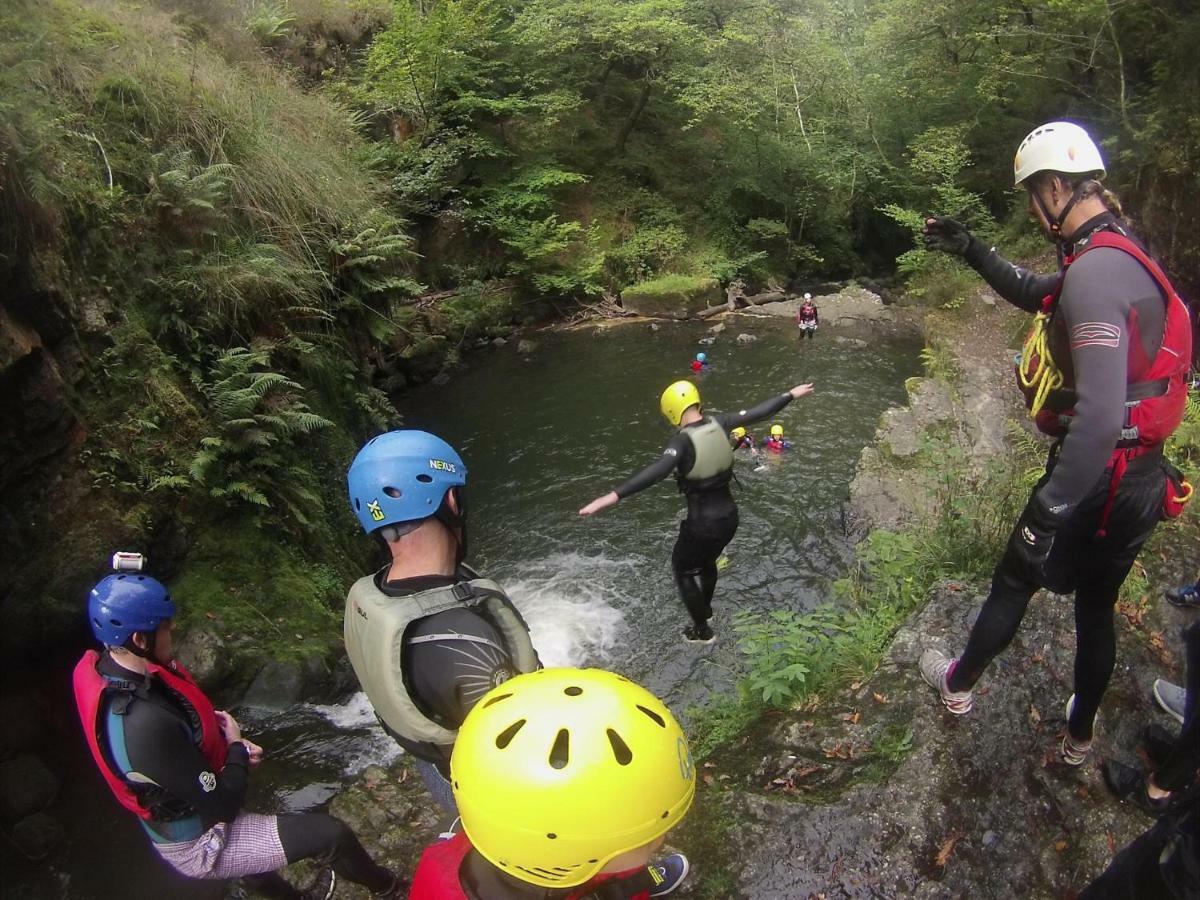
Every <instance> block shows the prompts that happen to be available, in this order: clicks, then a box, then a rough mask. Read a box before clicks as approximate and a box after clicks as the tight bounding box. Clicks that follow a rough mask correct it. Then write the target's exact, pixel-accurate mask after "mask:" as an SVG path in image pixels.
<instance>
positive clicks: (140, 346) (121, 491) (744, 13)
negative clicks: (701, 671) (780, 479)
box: [0, 0, 1200, 693]
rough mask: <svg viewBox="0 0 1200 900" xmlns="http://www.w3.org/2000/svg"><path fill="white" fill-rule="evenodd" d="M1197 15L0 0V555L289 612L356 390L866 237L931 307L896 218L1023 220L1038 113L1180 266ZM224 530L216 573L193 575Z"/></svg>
mask: <svg viewBox="0 0 1200 900" xmlns="http://www.w3.org/2000/svg"><path fill="white" fill-rule="evenodd" d="M1198 36H1200V12H1197V10H1196V9H1195V8H1194V5H1193V4H1189V3H1186V2H1184V0H1123V2H1119V3H1118V2H1113V0H1066V2H1064V0H1032V2H1024V3H1019V4H1013V3H999V4H996V3H982V2H976V0H941V2H936V3H933V4H932V5H930V4H929V3H928V2H921V3H917V2H915V0H882V2H878V0H877V2H867V0H820V2H811V3H810V2H804V3H801V2H796V0H770V2H766V0H761V2H760V0H636V2H635V0H614V2H605V3H590V2H582V0H522V2H520V3H515V4H512V3H510V4H501V3H498V2H496V0H421V2H408V0H396V2H387V0H344V2H334V0H187V2H183V0H148V2H138V3H135V2H130V0H47V2H34V0H12V2H10V3H7V4H5V7H4V10H3V11H2V12H0V61H3V67H2V68H0V277H3V279H4V281H5V283H6V285H7V286H8V297H7V298H6V307H5V309H4V311H3V317H4V321H3V323H2V324H3V328H4V330H5V332H6V334H7V335H9V339H8V340H6V342H5V346H4V349H3V354H2V355H0V377H2V378H3V382H2V385H3V387H4V390H5V394H6V396H8V397H10V398H12V399H11V400H10V401H8V403H9V405H10V406H11V408H12V415H10V416H8V417H7V419H8V421H7V422H6V424H5V426H4V432H3V434H2V435H0V447H3V448H4V449H3V459H4V463H5V465H4V466H3V467H2V470H0V471H2V472H3V475H0V488H2V489H3V490H4V491H5V493H6V496H7V498H8V501H9V503H10V505H11V508H12V509H14V510H18V511H19V514H17V513H14V514H12V515H9V516H6V517H5V519H4V520H3V523H2V534H0V537H3V539H4V542H5V544H6V546H10V547H13V548H14V550H15V552H14V553H12V554H6V559H5V562H4V563H3V572H2V573H0V580H2V582H3V583H4V584H5V586H6V588H7V589H8V590H9V591H10V592H11V593H12V595H13V596H19V597H27V598H30V602H37V603H38V604H39V606H40V607H41V608H43V609H44V610H46V611H47V612H46V613H45V617H44V618H43V619H42V624H43V625H44V626H45V628H46V629H47V630H48V632H51V633H59V634H61V633H64V632H66V631H69V629H70V628H71V627H73V625H72V623H73V622H74V621H75V618H74V617H75V615H76V612H77V609H78V598H79V596H81V593H80V592H81V589H82V587H83V586H84V585H85V584H86V583H87V582H88V581H89V580H90V579H92V578H93V577H94V576H95V575H96V571H95V569H94V564H95V561H97V560H100V559H103V558H104V557H105V555H106V552H107V551H108V550H110V549H111V548H112V547H113V546H114V545H116V544H125V545H129V546H139V547H142V548H144V549H146V550H148V551H149V552H150V554H151V555H152V556H153V557H154V558H155V560H156V568H157V570H158V571H159V572H160V574H164V575H167V576H169V577H175V576H183V577H190V578H191V579H192V580H191V581H190V582H189V584H190V585H192V586H194V587H195V591H194V593H191V594H190V595H189V603H190V604H191V608H193V609H195V610H199V611H200V612H199V615H201V616H202V617H204V618H206V619H208V618H209V617H210V616H213V617H216V618H215V621H217V622H218V624H217V625H216V626H215V627H217V628H218V630H224V631H226V632H228V633H235V632H237V631H241V630H249V632H250V635H251V636H252V637H254V638H256V639H261V640H262V641H263V642H264V646H268V647H270V646H277V645H278V646H282V645H283V644H287V643H288V642H290V641H293V640H294V637H288V635H294V634H295V633H296V632H294V631H292V630H290V629H285V628H280V627H279V621H278V620H279V619H281V618H284V617H286V616H287V615H289V611H290V609H291V604H292V602H293V598H292V594H291V591H290V588H287V589H285V587H284V585H283V583H282V582H281V581H280V580H279V579H277V578H276V577H275V575H274V573H276V572H279V571H293V572H294V571H308V567H310V566H311V565H313V564H314V563H313V562H312V561H313V560H317V561H319V564H320V565H321V566H323V567H325V568H324V569H323V570H322V571H323V572H324V571H325V570H328V571H329V572H332V573H333V574H334V576H335V577H324V576H323V575H322V576H321V577H317V578H313V579H307V580H306V583H307V584H315V585H318V587H314V588H312V591H313V592H314V593H313V594H312V596H311V597H309V598H308V599H306V601H305V602H306V604H307V606H306V607H305V608H307V607H308V606H312V607H313V608H318V607H321V606H322V605H325V606H329V605H334V606H336V605H337V603H338V602H339V597H338V594H339V593H340V589H339V588H338V587H337V581H338V578H337V577H336V576H341V578H342V579H343V580H344V579H346V578H348V577H349V575H350V573H352V572H354V571H361V568H362V566H363V565H364V564H365V560H364V559H363V556H362V554H363V550H362V543H361V542H359V541H357V540H356V539H355V534H354V526H353V522H352V521H351V519H350V517H349V516H348V515H347V514H346V511H345V509H344V505H345V504H344V502H343V500H342V497H341V479H342V475H343V470H344V466H345V464H346V463H347V462H348V460H349V459H350V456H351V454H352V453H353V449H354V447H355V446H356V445H357V444H358V443H359V442H360V441H361V439H362V438H364V437H365V436H366V435H367V434H369V433H371V432H373V431H378V430H379V429H381V428H385V427H388V426H389V425H392V424H395V421H396V418H395V414H394V412H393V410H392V408H391V405H390V403H389V402H388V397H389V395H390V394H393V393H394V392H396V391H398V390H401V389H402V388H404V387H405V386H406V385H407V384H409V383H410V382H411V381H413V380H414V379H424V378H428V377H430V376H432V375H434V374H435V373H437V372H438V371H440V370H441V369H443V368H444V367H446V366H452V365H454V364H455V363H457V362H458V361H459V360H460V359H461V355H462V353H463V352H464V349H465V348H467V347H469V346H471V344H472V343H473V342H475V341H477V340H479V339H481V338H485V337H493V336H495V335H496V334H500V333H505V331H506V330H507V329H510V328H512V327H513V325H514V324H521V323H528V322H531V321H534V320H536V319H537V318H539V317H543V316H547V315H554V314H556V313H557V312H558V311H559V310H561V309H562V308H563V307H564V306H565V305H569V304H573V303H575V302H576V301H578V300H581V299H587V298H591V297H595V296H597V295H600V294H603V293H609V294H618V293H620V292H622V291H629V290H631V289H632V294H634V295H636V294H638V292H639V290H640V292H641V293H642V294H643V295H653V294H654V292H655V290H656V289H658V288H661V287H662V286H664V285H666V286H668V287H672V289H674V288H675V287H679V286H680V285H682V286H684V287H687V288H688V289H689V290H691V289H692V288H695V289H697V290H699V289H700V288H701V287H702V288H703V291H704V293H705V294H706V295H707V294H708V293H711V292H713V291H715V290H718V286H719V285H720V284H722V283H725V282H728V280H730V279H732V278H734V277H742V278H744V279H747V280H749V281H750V282H754V283H759V284H767V283H769V282H778V283H784V282H787V281H790V280H795V279H799V280H801V281H804V280H808V279H816V278H827V277H844V276H850V275H855V274H862V273H867V272H873V271H877V270H879V269H881V268H883V269H887V268H890V267H891V266H893V265H898V266H899V270H900V272H901V274H903V275H905V276H906V277H908V278H909V279H910V281H911V285H912V288H913V290H914V292H915V293H916V294H918V295H920V296H922V297H923V299H924V300H925V301H926V302H928V303H930V304H932V305H938V306H951V307H953V306H954V305H956V304H960V303H961V302H962V298H963V297H964V296H965V295H966V291H967V287H968V285H969V284H970V283H971V282H970V280H969V277H968V276H967V275H966V274H965V273H964V272H963V271H962V270H961V269H958V268H955V267H954V266H953V265H952V264H950V263H949V262H947V261H946V260H945V259H942V258H937V259H935V258H931V257H929V256H927V255H926V254H925V253H924V252H923V251H922V250H919V249H917V250H914V249H912V235H911V227H912V226H913V225H914V223H915V222H916V221H917V220H918V219H919V216H920V214H921V213H923V212H925V211H927V210H934V211H937V212H940V213H945V214H951V215H956V216H959V217H961V218H964V219H965V220H967V221H968V222H970V223H971V224H972V226H973V227H976V228H977V229H978V230H979V231H980V233H981V234H984V235H995V234H998V233H1001V232H1002V231H1003V230H1004V229H1008V231H1009V233H1017V232H1019V226H1018V225H1017V224H1016V223H1017V222H1018V221H1019V220H1020V214H1019V212H1017V211H1015V208H1014V202H1013V199H1012V194H1011V193H1010V190H1009V189H1010V184H1009V180H1008V176H1007V173H1008V171H1009V165H1010V160H1011V154H1012V148H1013V146H1015V144H1016V142H1017V141H1018V140H1019V139H1020V137H1021V136H1023V135H1024V133H1025V132H1026V131H1027V130H1028V129H1029V127H1030V126H1031V125H1033V124H1035V123H1036V122H1038V121H1041V120H1045V119H1047V118H1055V117H1062V116H1069V117H1073V118H1076V119H1078V120H1080V121H1083V122H1085V123H1087V124H1088V125H1089V126H1090V127H1092V128H1093V130H1094V131H1095V133H1096V134H1098V135H1100V136H1102V137H1103V139H1104V145H1105V152H1106V154H1107V155H1108V157H1109V159H1110V160H1111V161H1112V163H1111V169H1112V182H1113V186H1114V187H1116V188H1117V189H1118V190H1119V191H1120V190H1124V191H1125V193H1126V197H1127V199H1128V200H1129V201H1130V207H1131V209H1132V211H1133V212H1134V214H1135V216H1136V218H1137V219H1138V221H1139V224H1140V226H1141V227H1142V228H1143V230H1144V232H1145V233H1146V234H1147V236H1148V237H1149V238H1150V240H1151V243H1152V244H1153V245H1154V246H1155V248H1156V249H1157V250H1158V251H1159V252H1160V253H1162V254H1163V256H1164V258H1165V259H1166V260H1167V262H1168V263H1169V264H1170V265H1171V266H1172V267H1173V270H1174V272H1175V273H1176V274H1177V275H1179V276H1181V277H1183V278H1184V279H1185V281H1186V279H1187V278H1190V277H1194V274H1195V273H1196V272H1197V271H1200V256H1198V255H1197V254H1198V253H1200V250H1198V249H1197V248H1198V247H1200V239H1198V232H1197V228H1200V226H1198V225H1197V223H1196V222H1195V221H1194V219H1193V218H1187V217H1184V216H1182V215H1181V214H1180V213H1181V211H1182V210H1185V209H1190V208H1193V207H1194V206H1195V204H1196V202H1197V200H1198V198H1200V189H1198V186H1197V180H1196V179H1197V176H1196V172H1197V166H1196V163H1197V161H1198V160H1200V124H1198V123H1197V119H1196V117H1194V116H1191V117H1189V116H1186V115H1183V114H1182V113H1181V111H1182V110H1186V109H1190V108H1192V106H1193V105H1194V102H1193V101H1194V97H1195V96H1196V93H1197V87H1198V86H1200V84H1198V78H1200V75H1198V74H1197V71H1196V69H1195V67H1194V65H1193V64H1192V59H1191V56H1192V50H1191V48H1192V46H1193V44H1194V43H1195V39H1196V38H1197V37H1198ZM897 258H899V259H898V262H897ZM639 286H640V287H639ZM689 286H690V287H689ZM216 532H219V533H220V534H221V536H222V539H221V540H213V539H209V537H208V536H209V535H210V534H212V533H216ZM64 545H67V546H70V547H72V551H73V552H72V553H71V554H70V555H69V556H70V558H69V560H67V561H64V560H62V558H61V554H60V552H59V548H60V547H62V546H64ZM206 548H208V549H206ZM870 552H872V553H875V552H878V553H883V552H884V550H883V549H882V548H880V547H876V548H875V549H873V550H871V551H870ZM887 552H896V553H900V552H901V551H900V550H899V549H897V548H892V550H889V551H887ZM230 555H232V556H234V557H239V558H240V561H242V562H245V561H247V560H250V561H256V562H258V565H257V566H246V567H244V569H243V570H241V571H242V573H243V574H241V575H240V576H239V577H240V578H242V579H245V580H246V581H247V582H248V583H249V586H248V587H247V585H233V584H232V583H225V584H218V583H216V582H214V581H212V579H209V578H206V577H200V574H201V573H203V572H207V571H209V570H211V569H213V568H214V567H219V566H221V565H224V563H226V562H228V561H229V556H230ZM322 585H324V586H325V587H320V586H322ZM231 588H237V589H235V590H232V591H231ZM240 588H246V591H247V592H248V593H246V594H245V595H243V593H241V592H240ZM251 595H252V596H254V597H255V598H257V599H256V600H255V603H256V604H257V605H256V607H255V609H254V610H249V609H241V610H239V611H237V612H233V611H230V607H232V606H234V605H239V604H241V603H242V602H243V601H242V600H240V599H239V598H241V597H243V596H251ZM318 619H320V617H318ZM226 620H228V621H226ZM316 621H317V620H314V623H313V626H314V627H313V630H316V629H315V623H316ZM797 627H800V626H799V625H798V626H797ZM300 633H304V632H303V630H301V631H300ZM334 637H336V635H335V636H334ZM318 643H319V642H318ZM793 671H795V670H793ZM805 677H806V678H809V675H808V674H806V675H805ZM768 693H769V691H768Z"/></svg>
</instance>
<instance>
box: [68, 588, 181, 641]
mask: <svg viewBox="0 0 1200 900" xmlns="http://www.w3.org/2000/svg"><path fill="white" fill-rule="evenodd" d="M174 617H175V604H174V603H173V602H171V595H170V593H168V591H167V589H166V588H165V587H163V585H162V582H160V581H158V580H156V579H154V578H151V577H150V576H149V575H137V574H133V573H119V574H117V575H109V576H108V577H106V578H102V579H100V581H99V582H97V584H96V586H95V587H94V588H92V592H91V593H90V594H88V621H89V622H90V623H91V626H92V634H94V635H95V636H96V640H98V641H99V642H100V643H102V644H104V645H106V646H109V647H122V646H124V645H125V642H126V641H128V640H129V637H130V635H132V634H134V633H136V632H139V631H154V630H155V629H156V628H158V626H159V625H160V624H162V623H163V622H165V621H166V620H167V619H173V618H174Z"/></svg>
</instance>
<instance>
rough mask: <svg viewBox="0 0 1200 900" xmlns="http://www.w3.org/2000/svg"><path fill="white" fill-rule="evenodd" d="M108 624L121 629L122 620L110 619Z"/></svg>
mask: <svg viewBox="0 0 1200 900" xmlns="http://www.w3.org/2000/svg"><path fill="white" fill-rule="evenodd" d="M108 623H109V624H110V625H115V626H116V627H117V628H120V627H121V620H120V619H109V620H108Z"/></svg>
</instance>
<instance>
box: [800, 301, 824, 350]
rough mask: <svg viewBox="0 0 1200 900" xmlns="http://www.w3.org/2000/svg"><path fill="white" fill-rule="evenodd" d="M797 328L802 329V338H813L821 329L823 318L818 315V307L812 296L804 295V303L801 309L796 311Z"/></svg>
mask: <svg viewBox="0 0 1200 900" xmlns="http://www.w3.org/2000/svg"><path fill="white" fill-rule="evenodd" d="M796 327H797V328H799V329H800V338H801V339H802V340H803V339H804V338H806V337H807V338H811V337H812V336H813V335H814V334H816V333H817V329H818V328H820V327H821V316H820V315H819V314H818V313H817V307H816V305H815V304H814V303H813V298H812V294H805V295H804V302H803V303H802V304H800V309H798V310H797V311H796Z"/></svg>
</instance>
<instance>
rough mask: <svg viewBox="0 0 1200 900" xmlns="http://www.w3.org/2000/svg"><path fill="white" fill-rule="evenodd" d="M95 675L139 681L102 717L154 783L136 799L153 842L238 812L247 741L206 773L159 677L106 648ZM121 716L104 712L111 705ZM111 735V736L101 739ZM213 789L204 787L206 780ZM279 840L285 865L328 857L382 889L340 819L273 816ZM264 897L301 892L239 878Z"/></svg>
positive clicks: (386, 880)
mask: <svg viewBox="0 0 1200 900" xmlns="http://www.w3.org/2000/svg"><path fill="white" fill-rule="evenodd" d="M97 669H98V671H99V672H100V674H102V675H105V676H107V677H110V678H114V679H117V680H119V681H122V682H129V683H132V684H137V685H139V689H138V691H137V693H135V694H133V695H131V694H129V693H128V692H125V691H119V692H114V693H110V694H108V695H107V699H106V701H105V705H104V706H103V707H102V708H101V721H111V720H113V719H115V720H117V721H120V723H121V725H122V736H121V740H122V741H123V749H124V753H125V755H126V756H127V758H128V762H129V765H130V769H129V771H131V772H136V773H138V775H139V776H141V778H143V779H149V781H150V782H153V785H152V786H146V787H140V788H139V791H141V798H142V803H143V804H144V805H145V806H147V807H148V808H150V809H152V810H153V811H154V816H153V818H151V819H150V820H149V821H147V822H146V823H145V827H146V830H147V832H148V833H149V835H150V838H151V840H154V841H156V842H159V843H173V842H177V841H189V840H194V839H196V838H198V837H200V836H201V835H202V834H203V833H204V832H205V831H207V830H208V829H209V828H211V827H212V826H213V825H215V824H216V823H218V822H231V821H233V820H234V819H235V818H237V816H238V814H239V813H240V812H241V811H242V803H243V801H244V800H245V797H246V787H247V783H248V781H249V758H248V756H247V751H246V745H245V744H243V743H242V742H241V741H235V742H234V743H232V744H230V745H229V750H228V753H227V754H226V756H225V766H224V768H222V769H221V771H219V772H211V771H210V767H209V764H208V761H207V760H206V759H205V758H204V754H203V753H201V752H200V749H199V747H198V746H197V742H196V740H195V733H196V732H195V727H196V726H194V725H193V723H192V721H191V720H190V718H189V716H188V713H187V710H186V708H185V707H184V706H183V705H182V704H181V703H180V702H179V700H178V698H177V697H176V696H175V694H174V693H173V692H172V691H170V690H168V689H167V688H166V687H165V686H164V685H163V684H162V682H161V681H159V680H158V679H157V678H145V677H144V676H142V675H139V674H138V673H136V672H131V671H130V670H128V669H126V668H125V667H124V666H121V665H120V664H118V663H117V662H116V661H115V660H114V659H113V658H112V656H111V655H110V654H108V653H104V654H103V655H102V656H101V657H100V662H99V664H98V666H97ZM114 703H120V704H121V713H120V715H117V716H110V715H109V711H110V708H111V707H112V704H114ZM106 739H109V740H111V736H106ZM214 779H215V787H210V788H209V789H207V790H206V789H205V785H206V784H207V785H213V784H214ZM276 819H277V824H278V830H279V842H280V844H281V845H282V846H283V852H284V853H285V854H286V856H287V861H288V863H289V864H290V863H294V862H297V861H298V860H301V859H308V858H310V857H318V856H319V857H321V858H322V859H323V860H326V861H328V864H329V865H331V866H332V867H333V869H334V871H336V872H337V873H338V875H340V876H341V877H343V878H345V879H347V880H349V881H354V882H356V883H358V884H363V885H366V886H367V887H368V888H370V889H371V890H373V891H383V890H387V889H388V888H389V887H390V886H391V885H392V881H393V878H392V875H391V873H390V872H388V870H387V869H384V868H383V867H381V866H379V865H376V864H375V862H374V861H372V859H371V857H370V856H369V855H368V854H367V852H366V850H364V849H363V847H362V845H361V844H360V843H359V842H358V838H357V837H355V835H354V832H352V831H351V830H350V829H349V828H348V827H347V826H346V824H345V823H344V822H342V821H341V820H340V819H335V818H334V817H333V816H328V815H325V814H324V813H304V814H298V815H281V816H277V817H276ZM243 880H244V881H247V882H248V883H249V884H250V885H251V886H252V887H253V888H254V889H255V890H257V891H258V892H259V893H261V894H263V895H264V896H268V897H279V898H295V897H301V896H303V895H302V894H301V893H300V892H299V891H297V890H296V889H295V888H294V887H292V886H291V885H290V884H288V882H287V881H285V880H284V879H283V878H281V877H279V876H278V875H276V874H275V873H274V872H271V871H269V870H268V871H265V872H262V873H259V874H257V875H249V876H243Z"/></svg>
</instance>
